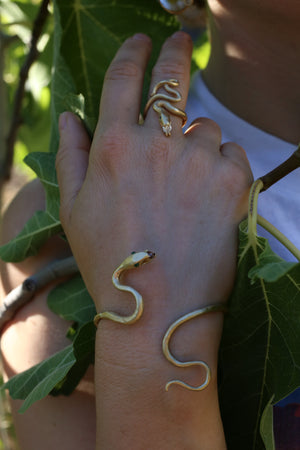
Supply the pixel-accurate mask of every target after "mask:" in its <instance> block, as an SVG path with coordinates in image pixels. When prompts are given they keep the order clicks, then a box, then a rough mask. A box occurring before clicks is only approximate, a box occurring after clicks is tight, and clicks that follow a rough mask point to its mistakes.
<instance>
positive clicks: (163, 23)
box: [50, 0, 179, 151]
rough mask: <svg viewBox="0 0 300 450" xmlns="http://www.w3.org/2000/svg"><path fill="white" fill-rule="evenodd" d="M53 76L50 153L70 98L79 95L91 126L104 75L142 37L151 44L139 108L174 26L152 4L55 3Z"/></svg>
mask: <svg viewBox="0 0 300 450" xmlns="http://www.w3.org/2000/svg"><path fill="white" fill-rule="evenodd" d="M54 18H55V37H54V71H53V73H54V75H53V82H52V117H53V127H52V138H51V146H50V149H51V151H55V150H56V149H57V145H58V129H57V118H58V115H59V114H60V113H61V112H63V111H65V110H66V109H70V110H73V109H74V108H75V109H76V103H77V100H76V99H75V97H74V99H75V105H74V107H73V106H72V104H71V105H70V95H71V94H75V96H77V95H79V94H81V95H82V97H83V99H84V102H85V114H86V115H87V117H89V119H90V122H91V123H93V124H96V121H97V118H98V109H99V100H100V94H101V90H102V84H103V80H104V75H105V72H106V70H107V68H108V66H109V64H110V62H111V60H112V58H113V57H114V55H115V53H116V51H117V50H118V48H119V47H120V46H121V44H122V42H123V41H124V40H125V39H126V38H128V37H129V36H132V35H133V34H134V33H138V32H143V33H146V34H148V35H149V36H150V37H152V39H153V52H152V57H151V60H150V63H149V67H148V70H147V72H146V77H145V86H144V95H143V103H145V101H146V97H147V95H148V88H149V84H150V77H151V68H152V66H153V64H154V62H155V60H156V58H157V56H158V54H159V51H160V48H161V45H162V43H163V42H164V41H165V39H166V38H167V36H169V35H170V34H172V33H173V32H174V31H176V30H177V29H178V28H179V22H178V21H177V20H176V19H175V18H174V17H173V16H171V15H170V14H168V13H166V12H165V11H164V10H163V9H162V7H161V6H160V5H159V3H158V2H156V1H143V2H141V1H140V0H130V1H124V0H114V1H113V2H112V1H111V0H92V1H90V0H81V1H80V3H79V2H74V1H73V0H55V2H54Z"/></svg>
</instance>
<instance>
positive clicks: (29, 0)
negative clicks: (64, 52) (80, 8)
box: [0, 0, 209, 450]
mask: <svg viewBox="0 0 300 450" xmlns="http://www.w3.org/2000/svg"><path fill="white" fill-rule="evenodd" d="M40 4H41V0H18V1H12V0H1V2H0V27H1V29H0V31H1V38H3V36H6V37H14V39H13V40H11V41H10V43H9V45H8V46H6V47H5V51H4V54H3V56H4V61H2V62H3V72H2V74H1V75H2V76H1V81H0V82H1V83H2V85H3V87H4V98H3V99H2V101H3V111H4V113H5V117H1V118H0V120H2V123H5V131H6V132H7V131H8V129H9V124H10V121H11V116H12V112H13V101H14V96H15V93H16V90H17V88H18V83H19V73H20V69H21V67H22V65H23V64H24V61H25V59H26V56H27V54H28V51H29V45H30V40H31V33H32V27H33V22H34V19H35V17H36V16H37V13H38V10H39V7H40ZM38 50H39V52H40V55H39V58H38V60H37V61H36V62H35V63H34V64H33V65H32V67H31V69H30V71H29V77H28V79H27V81H26V86H25V95H24V98H23V102H22V112H21V116H22V124H21V126H20V127H19V129H18V137H17V140H16V143H15V153H14V165H16V166H17V167H18V169H20V170H21V171H22V172H24V173H25V174H26V175H27V176H28V178H31V177H34V176H35V174H34V173H33V172H32V170H31V169H29V167H28V166H27V165H26V164H24V163H23V159H24V158H25V156H26V155H27V154H28V153H31V152H41V151H42V152H44V151H48V148H49V141H50V128H51V114H50V100H51V99H50V97H51V69H52V60H53V14H52V7H51V5H50V14H49V17H48V20H47V24H46V26H45V28H44V30H43V33H42V35H41V38H40V40H39V43H38ZM208 56H209V43H208V40H207V36H206V34H205V33H204V34H203V35H202V36H201V37H200V38H199V39H198V40H197V42H196V44H195V50H194V54H193V60H194V67H195V66H198V67H200V68H203V67H205V65H206V63H207V60H208ZM0 146H3V147H4V142H3V143H2V142H1V143H0ZM1 151H3V148H2V150H1ZM0 384H2V380H0ZM16 448H17V444H16V440H15V436H14V431H13V425H12V418H11V415H10V413H9V407H8V400H7V397H6V394H5V393H4V392H3V391H2V393H1V394H0V450H15V449H16Z"/></svg>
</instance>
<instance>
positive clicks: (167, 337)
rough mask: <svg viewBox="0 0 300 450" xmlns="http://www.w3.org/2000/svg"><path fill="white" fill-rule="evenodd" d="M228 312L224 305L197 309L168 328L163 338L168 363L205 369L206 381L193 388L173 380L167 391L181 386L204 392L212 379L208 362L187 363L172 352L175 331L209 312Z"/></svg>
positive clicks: (167, 385)
mask: <svg viewBox="0 0 300 450" xmlns="http://www.w3.org/2000/svg"><path fill="white" fill-rule="evenodd" d="M226 310H227V308H226V305H224V304H222V303H220V304H216V305H210V306H205V307H203V308H201V309H197V310H195V311H193V312H191V313H188V314H185V315H184V316H182V317H180V318H179V319H177V320H176V321H175V322H173V323H172V325H171V326H170V327H169V328H168V330H167V331H166V333H165V336H164V338H163V343H162V349H163V353H164V355H165V357H166V359H167V360H168V361H170V363H172V364H173V365H174V366H176V367H191V366H200V367H203V368H204V369H205V380H204V382H203V383H202V384H200V385H199V386H195V387H193V386H191V385H189V384H187V383H184V382H183V381H180V380H172V381H169V382H168V383H167V384H166V386H165V389H166V391H168V389H169V387H170V386H171V385H172V384H178V385H179V386H182V387H184V388H186V389H189V390H190V391H202V390H203V389H205V388H206V387H207V386H208V384H209V382H210V379H211V370H210V367H209V366H208V365H207V364H206V362H204V361H187V362H181V361H178V360H177V359H176V358H175V357H174V356H173V355H172V354H171V352H170V349H169V342H170V339H171V337H172V335H173V333H174V331H175V330H176V329H177V328H178V327H179V326H180V325H182V324H184V323H185V322H187V321H188V320H191V319H194V318H195V317H198V316H202V315H203V314H207V313H209V312H217V311H223V312H225V311H226Z"/></svg>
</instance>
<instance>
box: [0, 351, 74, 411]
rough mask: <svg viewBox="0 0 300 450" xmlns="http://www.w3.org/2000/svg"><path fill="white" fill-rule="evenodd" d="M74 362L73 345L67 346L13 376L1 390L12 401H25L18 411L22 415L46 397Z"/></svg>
mask: <svg viewBox="0 0 300 450" xmlns="http://www.w3.org/2000/svg"><path fill="white" fill-rule="evenodd" d="M75 361H76V359H75V356H74V352H73V345H69V346H68V347H66V348H65V349H63V350H61V351H60V352H58V353H56V354H55V355H53V356H51V357H50V358H48V359H46V360H45V361H42V362H41V363H40V364H37V365H36V366H34V367H32V368H31V369H28V370H26V371H25V372H22V373H20V374H18V375H15V376H14V377H13V378H11V379H10V380H9V381H8V382H7V383H5V384H4V385H3V386H2V389H3V388H4V389H8V390H9V393H10V395H11V397H12V398H14V399H22V400H25V401H24V403H23V404H22V406H21V408H20V410H19V412H20V413H21V414H22V413H24V412H25V411H26V409H28V408H29V407H30V406H31V405H32V404H33V403H34V402H36V401H38V400H41V399H42V398H44V397H45V396H46V395H48V394H49V393H50V392H51V391H52V389H53V388H54V387H55V385H56V384H57V383H58V382H59V381H61V379H63V378H64V377H65V375H66V374H67V373H68V372H69V370H70V369H71V367H72V366H73V365H74V363H75Z"/></svg>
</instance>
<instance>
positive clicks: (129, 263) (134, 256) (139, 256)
mask: <svg viewBox="0 0 300 450" xmlns="http://www.w3.org/2000/svg"><path fill="white" fill-rule="evenodd" d="M154 257H155V253H153V252H150V251H148V250H147V251H145V252H138V253H136V252H132V253H131V255H129V256H128V257H127V258H126V259H125V260H124V261H123V262H122V263H121V264H120V265H119V266H118V267H117V268H116V270H115V271H114V273H113V275H112V283H113V285H114V286H115V288H117V289H119V290H120V291H127V292H130V293H131V294H132V295H133V296H134V298H135V302H136V306H135V310H134V312H133V313H132V314H131V315H130V316H120V315H119V314H116V313H114V312H110V311H104V312H102V313H99V314H97V315H96V316H95V318H94V323H95V325H96V326H97V325H98V323H99V321H100V320H101V319H109V320H112V321H113V322H118V323H122V324H125V325H131V324H133V323H134V322H136V321H137V320H138V319H139V318H140V317H141V315H142V314H143V310H144V303H143V298H142V296H141V294H140V293H139V292H137V291H136V290H135V289H133V288H132V287H130V286H126V285H124V284H121V283H120V277H121V275H122V273H123V272H124V271H126V270H129V269H134V268H137V267H140V266H142V265H143V264H147V263H148V262H150V261H151V259H152V258H154Z"/></svg>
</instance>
